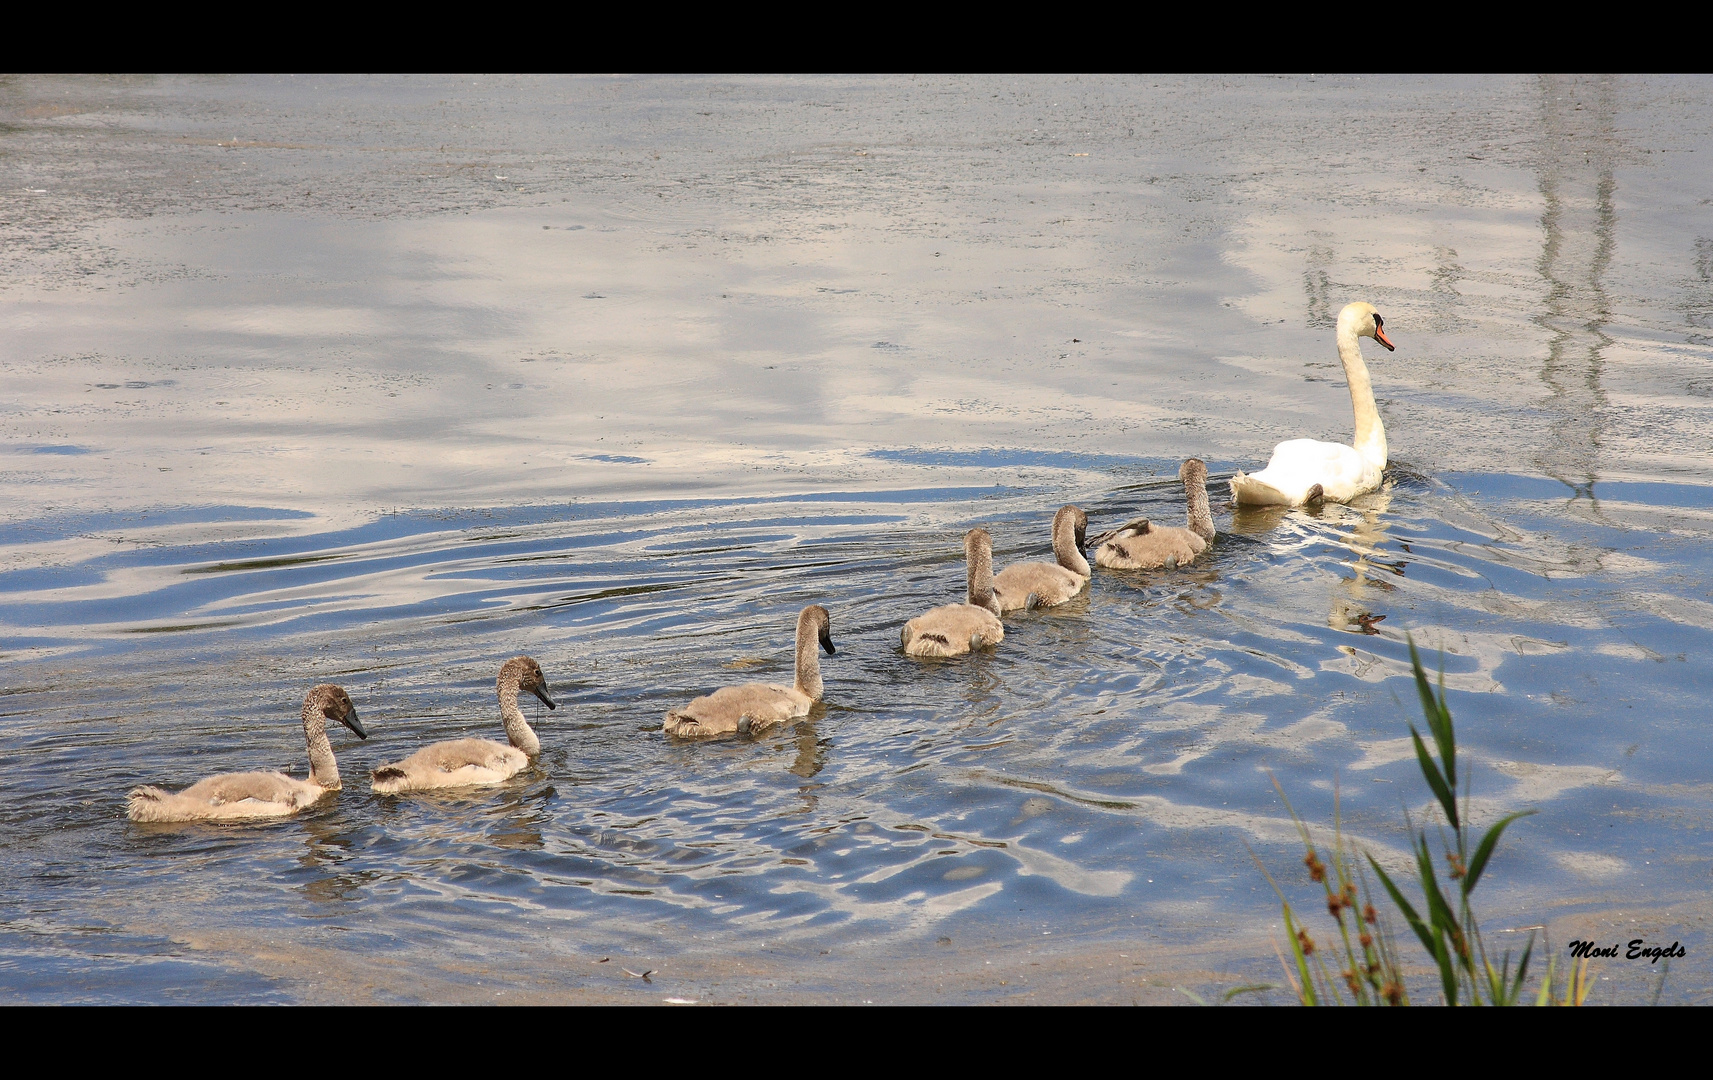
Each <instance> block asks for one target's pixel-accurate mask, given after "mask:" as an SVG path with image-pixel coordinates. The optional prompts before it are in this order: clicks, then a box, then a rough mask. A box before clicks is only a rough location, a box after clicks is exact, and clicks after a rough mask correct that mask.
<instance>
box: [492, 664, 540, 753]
mask: <svg viewBox="0 0 1713 1080" xmlns="http://www.w3.org/2000/svg"><path fill="white" fill-rule="evenodd" d="M499 691H500V719H501V720H502V721H504V723H505V725H506V739H507V740H508V741H510V742H511V744H512V745H513V746H515V747H517V748H518V749H519V750H522V751H523V752H524V753H525V754H528V755H529V756H530V757H535V756H536V755H537V754H539V753H541V740H540V739H538V738H536V737H535V730H534V729H533V728H531V727H530V726H529V721H527V720H525V719H524V718H523V710H522V709H520V708H518V707H517V692H518V685H517V683H516V682H514V681H512V680H510V679H507V680H505V681H503V682H501V683H500V685H499Z"/></svg>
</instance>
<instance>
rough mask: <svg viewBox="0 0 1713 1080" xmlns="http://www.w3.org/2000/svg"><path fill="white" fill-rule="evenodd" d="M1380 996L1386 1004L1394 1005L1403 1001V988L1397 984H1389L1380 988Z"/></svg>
mask: <svg viewBox="0 0 1713 1080" xmlns="http://www.w3.org/2000/svg"><path fill="white" fill-rule="evenodd" d="M1380 996H1381V997H1383V998H1385V999H1386V1004H1388V1005H1396V1004H1398V1003H1399V1002H1401V1001H1403V1000H1404V988H1403V986H1402V985H1401V984H1399V983H1395V982H1389V983H1387V984H1386V985H1385V986H1383V987H1381V988H1380Z"/></svg>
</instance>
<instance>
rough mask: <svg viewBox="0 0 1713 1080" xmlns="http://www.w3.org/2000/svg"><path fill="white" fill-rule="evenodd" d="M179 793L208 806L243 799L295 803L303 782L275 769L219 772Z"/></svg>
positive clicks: (241, 800) (183, 796)
mask: <svg viewBox="0 0 1713 1080" xmlns="http://www.w3.org/2000/svg"><path fill="white" fill-rule="evenodd" d="M179 795H180V797H182V798H186V799H195V800H198V801H201V802H206V803H208V804H209V805H210V806H226V805H229V804H231V803H235V802H243V801H244V800H245V799H254V800H256V801H257V802H268V803H284V804H286V805H288V806H295V805H297V804H298V802H299V801H300V800H301V798H302V796H303V784H302V783H300V782H299V781H296V780H293V779H292V778H291V777H289V776H286V775H284V774H283V773H277V772H242V773H222V774H221V775H219V776H210V777H209V778H208V779H206V780H198V781H197V782H196V783H194V784H192V785H190V786H189V787H187V788H185V789H184V790H183V791H181V792H179Z"/></svg>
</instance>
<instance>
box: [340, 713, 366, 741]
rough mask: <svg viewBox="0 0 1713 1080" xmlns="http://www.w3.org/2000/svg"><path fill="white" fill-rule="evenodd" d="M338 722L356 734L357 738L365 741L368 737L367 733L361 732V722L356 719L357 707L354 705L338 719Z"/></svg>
mask: <svg viewBox="0 0 1713 1080" xmlns="http://www.w3.org/2000/svg"><path fill="white" fill-rule="evenodd" d="M339 722H340V723H341V724H344V725H345V726H346V727H348V728H350V729H351V730H352V731H354V732H356V733H357V738H359V739H367V738H368V737H369V733H368V732H366V731H364V730H363V723H362V721H360V720H358V719H357V707H356V706H355V705H353V706H352V707H351V711H350V712H349V713H347V714H346V715H344V716H341V717H340V718H339Z"/></svg>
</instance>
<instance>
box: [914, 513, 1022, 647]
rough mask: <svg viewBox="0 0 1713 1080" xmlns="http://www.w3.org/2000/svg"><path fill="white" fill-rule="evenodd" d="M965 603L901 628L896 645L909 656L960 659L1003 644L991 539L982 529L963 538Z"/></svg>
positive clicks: (942, 609)
mask: <svg viewBox="0 0 1713 1080" xmlns="http://www.w3.org/2000/svg"><path fill="white" fill-rule="evenodd" d="M964 560H965V563H966V567H967V574H966V584H965V588H964V596H965V599H966V601H967V602H966V603H962V604H947V605H945V606H944V607H937V608H935V609H933V610H932V611H929V612H925V613H924V614H921V615H918V616H916V617H915V618H914V619H911V620H910V621H909V622H907V623H905V624H904V629H903V630H902V631H901V632H900V633H899V641H900V643H901V644H902V645H903V646H904V651H905V653H907V654H908V655H910V656H961V655H962V654H964V653H967V652H969V651H970V650H972V649H982V648H987V647H989V646H992V645H998V644H999V643H1000V642H1001V641H1004V640H1005V624H1004V623H1002V622H1000V621H999V598H998V597H997V596H995V595H994V594H993V538H992V537H990V536H988V534H987V530H986V529H971V530H970V531H969V532H967V533H965V534H964Z"/></svg>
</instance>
